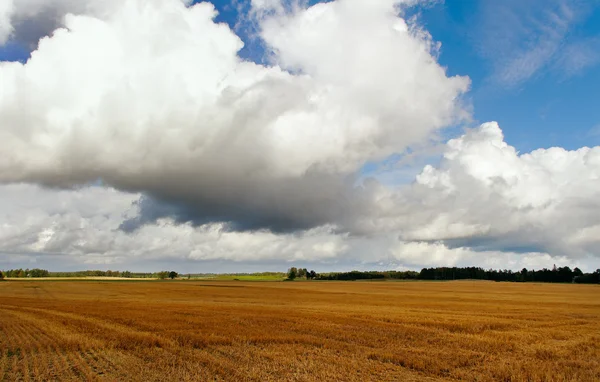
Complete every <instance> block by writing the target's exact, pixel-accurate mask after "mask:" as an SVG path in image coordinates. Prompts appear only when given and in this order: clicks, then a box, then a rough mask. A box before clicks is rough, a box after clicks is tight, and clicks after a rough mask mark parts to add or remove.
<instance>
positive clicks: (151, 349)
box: [0, 281, 600, 381]
mask: <svg viewBox="0 0 600 382" xmlns="http://www.w3.org/2000/svg"><path fill="white" fill-rule="evenodd" d="M599 319H600V286H597V285H554V284H534V283H526V284H509V283H492V282H444V283H436V282H295V283H278V282H264V283H257V282H242V281H237V282H236V281H232V282H227V281H212V282H206V281H204V282H195V281H175V282H171V281H165V282H159V281H152V282H139V283H132V282H101V281H39V282H38V281H8V282H2V283H0V349H1V350H2V354H1V357H0V379H2V380H6V381H16V380H23V381H48V380H61V381H62V380H119V381H120V380H140V381H141V380H143V381H151V380H167V379H171V380H188V381H268V380H273V381H279V380H290V381H295V380H297V381H317V380H318V381H322V380H329V381H365V380H373V381H399V380H400V381H427V380H448V381H453V380H467V381H475V380H477V381H598V380H600V320H599Z"/></svg>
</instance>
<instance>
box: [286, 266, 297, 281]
mask: <svg viewBox="0 0 600 382" xmlns="http://www.w3.org/2000/svg"><path fill="white" fill-rule="evenodd" d="M297 275H298V269H296V267H291V268H290V269H288V272H287V278H288V279H290V280H294V279H295V278H296V276H297Z"/></svg>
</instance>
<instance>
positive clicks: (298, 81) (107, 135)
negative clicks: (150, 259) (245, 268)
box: [0, 0, 469, 230]
mask: <svg viewBox="0 0 600 382" xmlns="http://www.w3.org/2000/svg"><path fill="white" fill-rule="evenodd" d="M109 3H110V2H109ZM109 3H107V5H106V6H103V8H102V12H98V11H97V10H93V11H90V12H88V13H86V14H85V15H76V14H67V15H66V16H65V18H64V26H65V27H64V28H62V29H58V30H56V31H55V32H54V33H53V34H52V36H51V37H45V38H43V39H42V40H40V43H39V46H38V49H37V50H36V51H34V52H33V54H32V57H31V59H30V60H29V61H28V62H27V63H26V64H20V63H2V66H0V74H1V75H0V89H1V90H0V119H1V120H2V121H3V128H2V130H1V131H0V142H2V143H1V144H0V153H1V155H2V156H3V158H7V160H6V161H3V162H2V164H0V181H2V182H34V183H39V184H44V185H51V186H56V187H70V186H73V185H77V184H82V183H86V182H90V181H94V180H96V179H98V178H101V179H102V180H103V181H104V182H105V183H106V184H109V185H111V186H113V187H115V188H118V189H120V190H126V191H131V192H143V193H145V194H146V195H147V197H148V198H149V200H153V201H154V202H155V204H156V203H165V204H166V205H169V206H171V205H172V206H174V208H171V209H169V208H154V207H152V206H151V203H147V202H144V203H142V204H143V206H144V207H145V208H142V209H141V211H142V213H146V212H148V214H149V216H150V217H151V218H150V217H148V216H144V217H141V218H140V219H138V220H139V221H140V222H146V221H150V220H152V221H155V220H156V219H155V218H159V217H160V216H157V215H156V212H157V211H158V210H161V211H164V212H167V211H171V215H173V217H174V218H175V219H177V220H178V221H192V222H196V221H199V222H206V221H221V222H231V226H232V227H235V228H239V229H258V228H269V229H272V230H294V229H307V228H312V227H316V226H320V225H324V224H329V223H337V222H339V221H342V220H344V219H345V215H346V214H347V213H348V211H351V210H354V209H356V210H360V209H365V208H369V207H368V205H365V199H368V198H365V197H362V196H360V195H358V194H360V190H359V191H357V190H355V189H354V188H353V184H354V179H353V177H354V176H355V175H356V173H357V171H358V170H359V169H360V168H361V166H362V165H363V164H364V163H365V162H366V161H374V160H375V161H376V160H381V159H383V158H385V157H387V156H389V155H390V154H393V153H396V152H401V151H402V150H404V149H405V148H406V147H408V146H409V145H411V144H414V143H418V142H422V141H424V140H427V139H430V137H431V135H432V134H434V133H435V132H436V131H437V130H439V129H440V128H442V127H444V126H446V125H448V124H449V123H452V122H455V121H457V120H460V119H462V118H464V117H465V116H466V114H465V112H464V111H463V109H462V108H461V104H460V102H459V97H460V95H461V94H462V93H463V92H465V91H466V90H467V88H468V85H469V80H468V79H467V78H465V77H448V76H446V74H445V71H444V69H443V68H442V67H441V66H439V65H438V64H437V63H436V61H435V58H434V57H433V56H432V53H431V48H432V43H431V41H430V38H429V37H428V36H427V35H425V34H423V33H417V32H414V31H411V30H410V29H409V28H408V27H407V25H406V23H405V21H404V20H403V19H402V18H400V17H399V16H397V15H396V13H395V11H394V9H395V8H394V5H395V3H396V2H395V1H379V2H369V3H364V2H357V1H355V0H340V1H337V2H332V3H326V4H318V5H315V6H312V7H309V8H306V9H305V8H294V10H293V11H290V12H288V13H285V14H278V13H275V14H269V15H268V16H264V17H262V16H261V18H260V19H259V20H258V21H257V22H258V23H259V25H260V26H261V31H262V32H261V33H262V34H261V35H262V37H263V39H264V40H265V43H266V44H267V46H268V47H269V49H271V50H272V51H273V56H272V59H273V65H271V66H262V65H257V64H254V63H251V62H245V61H242V60H241V59H240V58H239V57H238V56H237V52H238V51H239V50H240V49H241V48H242V46H243V43H242V41H241V40H240V39H239V38H238V37H237V36H236V35H235V34H234V33H233V32H232V31H231V30H230V29H229V28H228V27H227V25H224V24H216V23H215V22H214V21H213V18H214V17H215V10H214V8H213V6H212V5H211V4H210V3H200V4H196V5H194V6H192V7H186V6H185V5H184V4H183V3H182V2H181V1H180V0H154V1H141V0H129V1H125V2H119V3H118V6H117V5H114V4H112V5H111V4H109ZM317 35H318V36H319V37H318V38H316V36H317ZM332 46H337V48H335V49H332ZM24 110H26V111H27V112H23V111H24ZM177 206H184V207H185V208H184V210H185V214H178V213H177V212H178V211H180V210H181V208H178V207H177ZM134 222H135V220H134V221H131V222H129V223H134ZM129 226H131V224H129Z"/></svg>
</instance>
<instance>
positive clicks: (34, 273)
mask: <svg viewBox="0 0 600 382" xmlns="http://www.w3.org/2000/svg"><path fill="white" fill-rule="evenodd" d="M0 273H3V275H4V277H12V278H25V277H48V275H49V274H50V272H48V271H47V270H45V269H38V268H34V269H29V268H28V269H21V268H19V269H9V270H6V271H4V272H0Z"/></svg>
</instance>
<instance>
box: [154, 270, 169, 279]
mask: <svg viewBox="0 0 600 382" xmlns="http://www.w3.org/2000/svg"><path fill="white" fill-rule="evenodd" d="M156 277H158V278H159V279H160V280H164V279H166V278H167V277H169V272H167V271H162V272H158V273H157V274H156Z"/></svg>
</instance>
